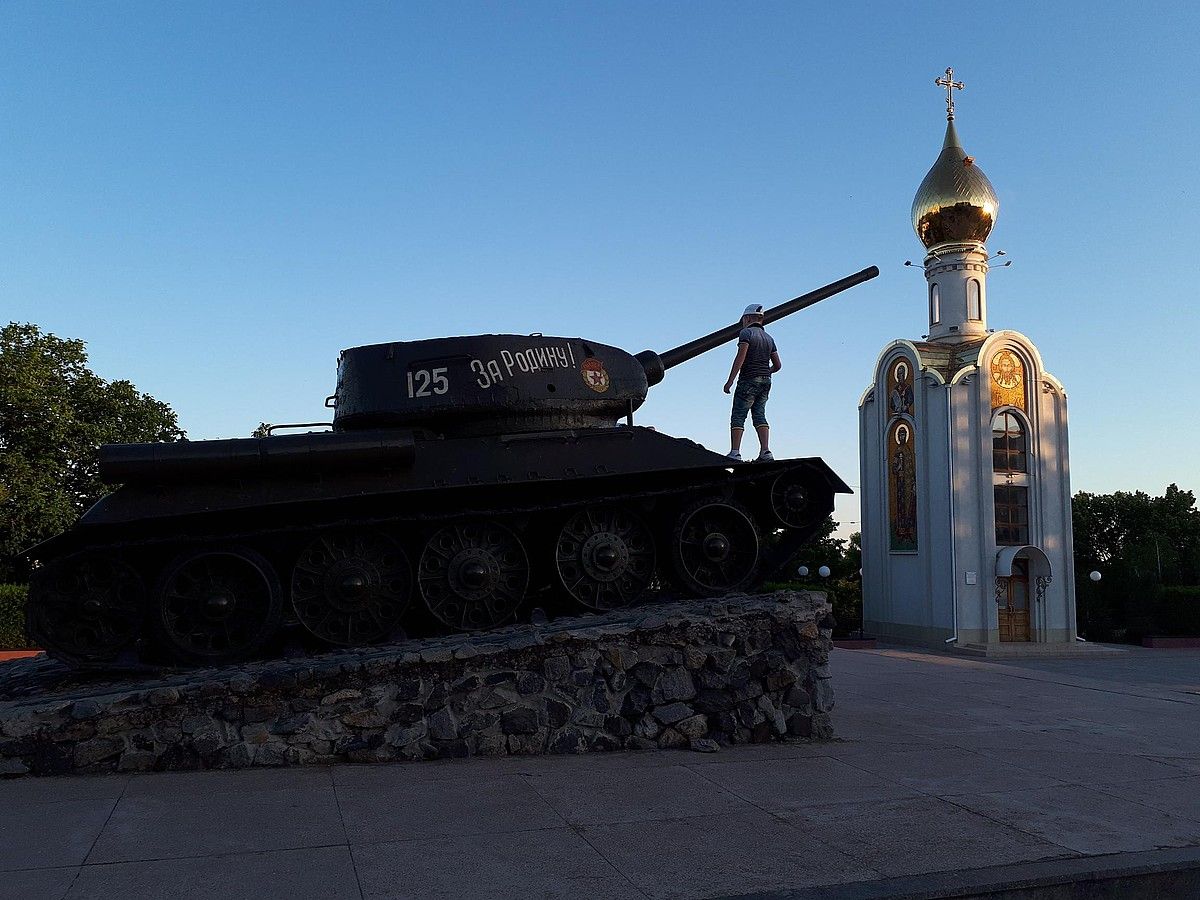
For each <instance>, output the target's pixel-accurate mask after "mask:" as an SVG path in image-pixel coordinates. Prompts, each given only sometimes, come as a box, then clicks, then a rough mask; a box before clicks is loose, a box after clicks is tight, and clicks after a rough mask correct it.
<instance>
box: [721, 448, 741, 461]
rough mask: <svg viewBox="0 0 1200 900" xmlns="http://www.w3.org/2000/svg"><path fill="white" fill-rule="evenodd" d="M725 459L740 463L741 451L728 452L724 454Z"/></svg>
mask: <svg viewBox="0 0 1200 900" xmlns="http://www.w3.org/2000/svg"><path fill="white" fill-rule="evenodd" d="M725 457H726V458H727V459H732V460H733V461H734V462H741V461H742V454H741V451H739V450H730V451H729V452H728V453H726V454H725Z"/></svg>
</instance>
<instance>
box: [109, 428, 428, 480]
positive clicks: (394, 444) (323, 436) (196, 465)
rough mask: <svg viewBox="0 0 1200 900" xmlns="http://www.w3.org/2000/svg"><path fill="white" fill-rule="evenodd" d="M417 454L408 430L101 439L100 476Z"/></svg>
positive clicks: (335, 465)
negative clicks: (157, 440) (158, 439)
mask: <svg viewBox="0 0 1200 900" xmlns="http://www.w3.org/2000/svg"><path fill="white" fill-rule="evenodd" d="M415 459H416V440H415V437H414V435H413V433H412V432H411V431H399V430H395V431H358V432H353V433H338V432H317V433H312V434H287V435H277V436H272V437H265V438H229V439H225V440H218V441H181V442H179V443H173V444H168V443H158V444H105V445H104V446H102V447H101V448H100V477H101V478H103V479H104V480H105V481H107V482H110V483H117V482H121V483H127V482H133V481H170V480H174V479H181V478H184V479H190V478H196V477H203V476H209V475H213V476H217V475H230V474H236V473H242V472H258V473H269V472H273V471H288V472H297V471H300V472H319V471H329V470H345V469H357V468H377V467H383V466H392V467H395V468H405V469H407V468H409V467H411V466H412V464H413V461H414V460H415Z"/></svg>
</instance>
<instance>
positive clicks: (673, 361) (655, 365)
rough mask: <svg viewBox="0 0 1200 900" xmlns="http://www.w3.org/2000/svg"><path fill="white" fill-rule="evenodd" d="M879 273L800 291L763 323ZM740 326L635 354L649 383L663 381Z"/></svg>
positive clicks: (765, 314) (864, 273)
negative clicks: (684, 342) (670, 370)
mask: <svg viewBox="0 0 1200 900" xmlns="http://www.w3.org/2000/svg"><path fill="white" fill-rule="evenodd" d="M878 274H879V267H878V266H868V267H867V268H865V269H863V270H862V271H861V272H855V273H854V274H853V275H847V276H846V277H845V278H840V279H838V280H837V281H834V282H831V283H829V284H827V285H825V286H824V287H819V288H817V289H816V290H815V291H809V292H808V293H807V294H801V295H800V296H799V297H796V298H794V299H792V300H788V301H787V302H786V303H780V304H779V305H778V306H772V307H771V308H770V309H768V310H765V311H764V312H763V324H764V325H769V324H770V323H771V322H774V321H776V320H778V319H782V318H783V317H784V316H790V315H791V314H792V313H794V312H799V311H800V310H802V309H805V308H807V307H809V306H812V305H813V304H815V303H820V302H821V301H822V300H827V299H829V298H830V297H832V296H833V295H834V294H840V293H841V292H842V291H845V290H848V289H850V288H852V287H854V286H855V285H858V284H862V283H863V282H864V281H870V280H871V279H872V278H874V277H875V276H876V275H878ZM741 330H742V326H741V323H740V322H737V323H734V324H733V325H727V326H726V327H724V328H718V329H717V330H716V331H714V332H712V333H711V334H706V335H704V337H698V338H696V339H695V340H691V341H688V342H687V343H686V344H680V345H679V346H678V347H675V348H673V349H671V350H667V351H666V352H665V353H655V352H654V351H653V350H643V351H642V352H641V353H639V354H638V355H637V358H638V361H639V362H641V364H642V367H643V368H644V369H645V370H646V379H647V381H648V382H649V383H650V384H651V385H655V384H658V382H660V381H662V379H663V376H664V375H665V374H666V370H667V369H670V368H672V367H674V366H677V365H679V364H680V363H685V362H687V361H688V360H689V359H692V358H693V357H696V356H699V355H700V354H701V353H707V352H708V351H709V350H712V349H713V348H714V347H719V346H720V345H721V344H724V343H726V342H727V341H732V340H733V339H734V338H736V337H737V336H738V334H739V333H740V332H741Z"/></svg>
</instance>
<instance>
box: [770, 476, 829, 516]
mask: <svg viewBox="0 0 1200 900" xmlns="http://www.w3.org/2000/svg"><path fill="white" fill-rule="evenodd" d="M811 480H812V477H811V475H810V474H809V473H808V472H784V473H783V474H782V475H780V476H779V477H778V478H776V479H775V481H774V482H773V483H772V484H771V511H772V512H774V513H775V516H776V518H778V519H779V521H780V523H781V524H783V525H786V526H788V527H789V528H806V527H809V526H812V525H815V524H817V523H819V522H823V521H824V520H825V517H826V516H827V515H829V513H828V507H829V506H830V505H831V504H832V500H833V498H832V496H831V494H830V491H829V490H828V488H825V489H824V490H821V489H820V488H819V487H818V488H816V489H814V486H813V485H811V484H810V483H809V482H810V481H811Z"/></svg>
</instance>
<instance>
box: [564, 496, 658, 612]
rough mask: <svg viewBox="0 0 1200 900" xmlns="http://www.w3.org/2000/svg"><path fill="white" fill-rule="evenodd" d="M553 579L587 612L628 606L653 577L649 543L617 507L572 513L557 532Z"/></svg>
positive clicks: (646, 532)
mask: <svg viewBox="0 0 1200 900" xmlns="http://www.w3.org/2000/svg"><path fill="white" fill-rule="evenodd" d="M555 562H556V564H557V568H558V577H559V578H560V579H562V583H563V587H565V588H566V589H567V593H569V594H570V595H571V596H572V597H574V598H575V600H577V601H578V602H579V603H580V604H582V605H583V606H585V607H587V608H588V609H594V610H598V611H601V612H603V611H605V610H609V609H620V608H621V607H625V606H629V604H631V603H633V601H634V600H636V599H637V598H638V597H639V596H640V595H641V594H642V592H644V591H645V590H646V588H648V587H649V586H650V582H651V580H652V579H653V578H654V539H653V538H652V537H651V536H650V529H649V528H647V527H646V525H645V524H644V523H643V522H642V520H641V519H640V518H638V516H637V515H635V514H634V513H632V512H630V511H629V510H626V509H622V508H620V507H618V506H600V507H596V508H594V509H585V510H581V511H580V512H577V513H575V515H573V516H571V518H570V519H568V520H567V523H566V524H565V525H563V527H562V530H560V531H559V533H558V543H557V545H556V546H555Z"/></svg>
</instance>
